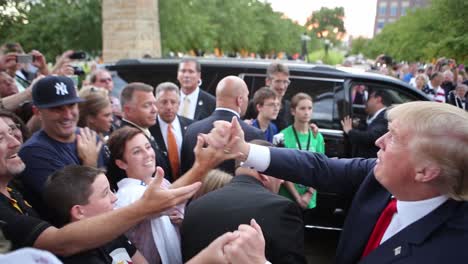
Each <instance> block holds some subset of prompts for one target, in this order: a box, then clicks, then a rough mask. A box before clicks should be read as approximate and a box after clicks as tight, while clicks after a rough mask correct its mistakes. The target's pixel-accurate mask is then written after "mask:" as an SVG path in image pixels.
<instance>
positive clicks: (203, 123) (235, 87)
mask: <svg viewBox="0 0 468 264" xmlns="http://www.w3.org/2000/svg"><path fill="white" fill-rule="evenodd" d="M248 100H249V90H248V89H247V85H246V84H245V82H244V80H242V79H241V78H239V77H236V76H227V77H225V78H224V79H222V80H221V81H220V82H219V83H218V86H217V87H216V110H215V111H214V112H213V114H211V115H210V116H209V117H207V118H205V119H203V120H200V121H198V122H195V123H193V124H191V125H190V126H189V127H188V129H187V132H186V133H185V136H184V140H183V142H182V150H181V168H182V173H185V172H186V171H188V170H189V169H190V168H191V167H192V164H193V162H194V158H195V157H194V154H193V148H194V147H195V145H196V144H197V135H198V134H199V133H208V132H210V130H211V129H212V128H213V123H214V122H215V121H216V120H225V121H230V120H231V119H232V117H234V116H237V117H238V118H240V117H241V116H243V115H244V114H245V110H246V108H247V104H248ZM240 126H241V127H242V129H243V130H244V133H245V139H246V140H249V141H250V140H254V139H264V135H263V132H262V131H261V130H260V129H258V128H255V127H253V126H250V125H248V124H247V123H245V122H243V121H240ZM218 168H219V169H222V170H224V171H226V172H229V173H231V174H233V173H234V161H232V160H231V161H225V162H223V163H222V164H221V165H220V166H219V167H218Z"/></svg>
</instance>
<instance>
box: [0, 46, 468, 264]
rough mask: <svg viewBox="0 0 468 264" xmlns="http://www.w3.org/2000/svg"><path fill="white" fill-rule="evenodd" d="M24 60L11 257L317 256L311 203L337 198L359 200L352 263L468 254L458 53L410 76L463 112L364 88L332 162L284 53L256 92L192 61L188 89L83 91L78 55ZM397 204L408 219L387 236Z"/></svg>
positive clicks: (3, 115) (12, 148)
mask: <svg viewBox="0 0 468 264" xmlns="http://www.w3.org/2000/svg"><path fill="white" fill-rule="evenodd" d="M23 54H24V51H23V50H22V49H21V46H19V45H18V44H8V45H4V46H2V47H1V50H0V97H1V99H0V108H1V109H0V156H1V157H2V159H1V160H0V201H1V202H0V207H1V209H0V220H1V221H2V222H3V224H2V226H1V231H2V232H1V234H2V236H0V238H1V239H2V240H3V241H4V242H6V248H7V249H5V252H7V251H10V250H12V251H14V250H21V249H22V248H25V247H33V248H36V249H41V250H46V251H49V252H51V253H52V254H53V255H50V254H47V253H44V252H35V251H32V252H31V251H24V252H27V254H31V256H33V255H34V254H39V255H40V254H43V255H41V256H43V258H44V259H47V261H49V263H58V262H57V261H62V262H63V263H163V264H167V263H170V264H172V263H174V264H177V263H259V264H265V263H275V264H276V263H307V260H306V257H305V254H304V222H303V211H304V210H306V209H311V208H314V207H316V204H317V191H326V192H335V193H341V194H347V195H350V196H353V197H354V198H353V202H352V205H351V209H350V213H349V215H348V217H347V220H346V223H345V226H344V229H343V232H342V235H341V240H340V244H339V247H338V249H337V257H336V261H337V263H357V262H359V261H362V262H363V263H381V262H383V261H382V260H383V259H384V258H387V259H390V258H396V257H405V258H407V261H408V262H412V263H419V262H428V263H432V262H433V263H437V262H439V261H440V260H442V259H443V260H444V261H449V262H450V260H453V261H454V262H453V263H455V262H456V261H455V260H458V259H464V258H463V257H466V253H465V251H463V250H461V246H462V245H463V242H466V241H467V239H468V238H467V237H468V236H467V233H468V231H467V230H466V226H467V225H466V224H467V220H466V219H468V217H467V213H466V212H467V210H466V209H467V205H466V200H467V199H468V195H467V193H468V185H467V184H466V183H467V182H468V180H467V179H465V178H466V177H467V176H468V175H466V164H468V161H467V157H468V153H466V150H467V149H468V148H467V146H468V141H467V140H468V127H467V126H468V122H467V121H468V114H467V112H466V111H465V110H462V109H459V108H465V107H466V103H465V102H466V101H465V99H466V92H467V90H466V85H464V84H458V83H457V80H458V79H459V78H460V76H462V75H461V74H459V73H455V74H452V75H450V76H451V77H450V76H449V74H448V72H450V73H452V71H454V69H458V68H456V66H453V65H452V64H453V63H451V62H452V61H450V63H448V65H441V67H435V69H434V72H433V73H431V74H430V75H429V77H430V80H431V81H430V82H429V84H427V85H426V84H424V85H423V84H421V82H422V79H423V78H424V81H425V80H426V76H423V77H421V76H422V75H414V76H404V78H405V80H408V81H411V80H412V78H414V83H415V85H416V86H417V87H419V88H418V89H421V90H422V91H423V92H427V91H426V90H430V89H431V91H432V92H427V93H428V94H432V95H434V96H433V98H434V100H435V101H438V102H445V101H450V100H451V99H450V98H451V97H453V98H455V104H454V106H450V105H448V104H439V103H436V102H413V103H405V104H402V105H399V106H396V107H392V106H391V105H392V102H391V98H389V96H388V94H387V93H386V91H385V90H381V89H380V90H379V89H375V90H367V89H366V88H365V87H354V88H353V91H352V93H353V94H352V99H353V103H361V104H363V105H365V110H366V112H367V114H368V119H367V120H366V122H364V123H361V124H355V122H353V119H352V118H351V117H344V118H343V120H342V126H343V131H344V133H345V134H346V136H347V137H348V138H349V141H350V142H351V144H352V145H353V153H352V154H353V157H355V158H353V159H332V158H327V157H326V156H325V155H324V153H325V148H326V146H325V141H324V138H323V136H322V134H321V133H320V132H319V128H318V127H317V126H316V125H315V124H313V123H312V124H311V123H310V120H311V117H312V112H313V98H311V97H310V96H309V95H308V94H306V93H298V94H296V95H294V96H293V97H292V98H291V100H288V99H287V98H285V94H286V91H287V89H288V86H289V85H290V83H291V82H290V80H289V69H288V67H287V66H286V65H284V64H282V63H280V62H273V63H271V64H270V65H269V67H268V69H267V72H266V79H265V86H264V87H263V88H261V89H259V90H257V91H256V92H255V94H253V95H252V96H250V97H252V98H253V99H252V100H249V89H248V87H247V85H246V83H245V82H244V81H243V80H242V79H241V78H239V77H237V76H227V77H225V78H223V79H222V80H221V81H220V82H219V83H218V84H217V87H216V94H215V96H213V95H211V94H209V93H207V92H205V91H204V90H203V89H202V88H201V87H200V84H201V73H202V68H201V65H200V63H199V62H198V61H197V60H196V59H193V58H185V59H182V60H181V62H180V63H179V67H178V70H177V72H176V73H174V74H177V80H178V82H179V83H178V85H180V87H179V86H178V85H177V84H175V83H171V82H164V83H161V84H159V85H157V86H156V87H153V86H151V85H148V84H145V83H141V82H133V83H129V84H127V85H126V86H125V87H124V88H123V89H122V91H121V93H120V96H119V97H118V98H117V97H115V96H113V95H112V90H113V85H114V84H113V80H112V77H111V74H110V73H109V72H108V71H106V70H105V69H94V70H93V71H92V72H91V73H90V74H89V76H87V77H86V79H85V81H84V84H85V85H83V87H77V83H76V82H75V81H74V80H73V78H70V75H73V73H74V69H73V56H72V54H74V53H73V51H67V52H65V53H63V54H62V56H60V57H59V58H58V59H57V62H56V64H55V65H54V66H53V67H49V66H47V62H46V59H45V58H44V56H43V55H42V54H41V53H40V52H39V51H32V52H31V53H30V55H32V58H33V59H32V61H31V62H29V63H28V62H21V60H20V61H18V58H19V57H21V55H23ZM445 66H448V67H449V68H447V67H445ZM444 67H445V68H444ZM440 71H442V72H443V76H446V75H447V76H448V77H447V78H445V77H442V74H441V73H440ZM447 71H448V72H447ZM446 72H447V73H446ZM409 73H412V71H409V72H408V74H409ZM439 75H440V76H439ZM439 77H440V78H439ZM442 78H445V79H444V80H445V82H442ZM463 78H464V77H462V80H463ZM439 79H440V80H439ZM432 81H434V82H432ZM463 81H466V79H465V80H463ZM463 81H462V82H463ZM448 82H450V85H449V84H448ZM441 85H442V87H443V88H440V87H439V86H441ZM449 86H450V88H447V87H449ZM460 87H461V88H460ZM439 89H441V90H442V91H443V92H444V93H442V91H439ZM445 89H448V90H445ZM445 91H446V93H445ZM462 91H464V93H463V94H462ZM438 98H439V99H438ZM442 98H443V99H444V100H442ZM460 106H463V107H460ZM465 109H466V108H465ZM441 120H444V122H446V124H447V126H440V125H439V124H440V123H439V122H440V121H441ZM435 138H437V140H434V139H435ZM389 202H390V203H389ZM387 204H392V206H393V208H396V210H397V213H395V212H393V214H391V215H390V216H391V218H390V220H385V221H387V222H388V223H387V225H388V224H389V227H388V229H384V230H383V231H381V230H379V228H378V227H379V226H380V222H382V221H384V220H381V219H380V218H381V217H379V215H380V214H381V212H382V211H384V212H386V211H387V210H389V209H387V208H389V206H387ZM384 208H385V209H384ZM392 217H393V218H392ZM441 247H443V248H444V249H445V250H444V251H440V250H439V249H440V248H441ZM22 250H24V249H22ZM54 255H55V256H57V257H58V258H59V259H60V260H57V259H56V258H55V257H54ZM4 257H5V258H7V257H10V258H11V259H14V258H16V257H18V254H15V253H13V254H11V255H5V256H4ZM23 257H24V256H23ZM1 258H2V256H0V260H1ZM431 261H432V262H431ZM451 263H452V262H451Z"/></svg>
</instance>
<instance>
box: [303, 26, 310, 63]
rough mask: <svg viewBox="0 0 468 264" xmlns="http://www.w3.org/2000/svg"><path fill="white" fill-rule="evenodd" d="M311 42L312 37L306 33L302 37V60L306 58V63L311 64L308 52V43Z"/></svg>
mask: <svg viewBox="0 0 468 264" xmlns="http://www.w3.org/2000/svg"><path fill="white" fill-rule="evenodd" d="M309 41H310V37H309V36H308V35H307V33H306V32H304V34H302V35H301V42H302V50H301V53H302V58H304V60H305V61H306V62H309V56H308V52H307V42H309Z"/></svg>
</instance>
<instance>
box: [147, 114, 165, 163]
mask: <svg viewBox="0 0 468 264" xmlns="http://www.w3.org/2000/svg"><path fill="white" fill-rule="evenodd" d="M149 131H150V133H151V135H153V137H154V139H155V140H156V142H159V143H158V146H159V148H160V149H161V150H162V151H163V152H164V154H166V155H167V149H166V144H164V138H163V135H162V132H161V126H159V120H158V119H156V124H154V126H152V127H150V128H149Z"/></svg>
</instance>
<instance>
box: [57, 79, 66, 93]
mask: <svg viewBox="0 0 468 264" xmlns="http://www.w3.org/2000/svg"><path fill="white" fill-rule="evenodd" d="M55 89H56V90H55V93H56V94H57V95H66V94H68V90H67V86H66V85H65V84H64V83H63V82H59V83H56V84H55Z"/></svg>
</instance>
